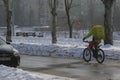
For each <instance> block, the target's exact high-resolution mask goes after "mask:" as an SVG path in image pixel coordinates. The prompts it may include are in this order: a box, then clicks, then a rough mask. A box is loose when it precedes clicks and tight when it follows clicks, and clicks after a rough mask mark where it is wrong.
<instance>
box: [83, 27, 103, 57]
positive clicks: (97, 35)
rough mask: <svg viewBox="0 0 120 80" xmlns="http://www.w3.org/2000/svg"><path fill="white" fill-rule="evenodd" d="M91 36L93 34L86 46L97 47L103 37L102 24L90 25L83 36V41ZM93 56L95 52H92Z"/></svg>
mask: <svg viewBox="0 0 120 80" xmlns="http://www.w3.org/2000/svg"><path fill="white" fill-rule="evenodd" d="M91 36H93V40H92V41H91V42H90V43H89V45H88V47H89V48H91V49H92V48H93V47H97V46H98V44H99V43H100V42H101V40H102V39H104V37H105V34H104V28H103V26H102V25H92V27H91V29H90V31H89V33H88V34H87V35H86V36H85V37H84V38H83V41H85V39H87V38H89V37H91ZM93 56H94V57H96V55H95V54H93Z"/></svg>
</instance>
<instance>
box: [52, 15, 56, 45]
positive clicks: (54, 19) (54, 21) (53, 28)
mask: <svg viewBox="0 0 120 80" xmlns="http://www.w3.org/2000/svg"><path fill="white" fill-rule="evenodd" d="M56 42H57V38H56V16H55V15H53V19H52V43H56Z"/></svg>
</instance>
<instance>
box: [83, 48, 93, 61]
mask: <svg viewBox="0 0 120 80" xmlns="http://www.w3.org/2000/svg"><path fill="white" fill-rule="evenodd" d="M83 59H84V60H85V61H86V62H89V61H90V60H91V50H90V49H89V48H85V49H84V51H83Z"/></svg>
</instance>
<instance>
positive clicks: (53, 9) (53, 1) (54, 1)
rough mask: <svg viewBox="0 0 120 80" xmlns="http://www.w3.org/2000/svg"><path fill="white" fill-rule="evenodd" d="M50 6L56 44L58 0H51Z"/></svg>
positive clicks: (53, 41) (53, 37)
mask: <svg viewBox="0 0 120 80" xmlns="http://www.w3.org/2000/svg"><path fill="white" fill-rule="evenodd" d="M49 6H50V12H51V15H52V25H51V30H52V31H51V34H52V43H53V44H54V43H56V42H57V37H56V16H57V13H56V8H57V0H49Z"/></svg>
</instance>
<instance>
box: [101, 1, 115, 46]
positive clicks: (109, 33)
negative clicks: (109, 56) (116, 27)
mask: <svg viewBox="0 0 120 80" xmlns="http://www.w3.org/2000/svg"><path fill="white" fill-rule="evenodd" d="M101 1H102V2H103V4H104V6H105V15H104V27H105V40H104V44H111V45H113V26H112V23H113V22H112V5H113V3H114V1H115V0H101Z"/></svg>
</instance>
